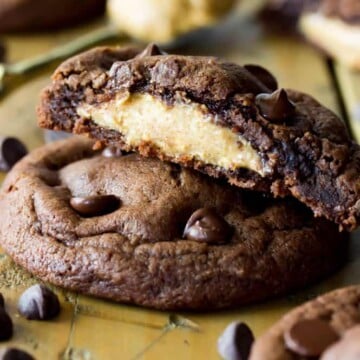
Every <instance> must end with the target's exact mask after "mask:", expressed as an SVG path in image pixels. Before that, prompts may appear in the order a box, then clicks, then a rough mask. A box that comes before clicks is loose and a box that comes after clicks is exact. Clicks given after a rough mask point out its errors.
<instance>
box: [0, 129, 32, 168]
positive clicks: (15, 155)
mask: <svg viewBox="0 0 360 360" xmlns="http://www.w3.org/2000/svg"><path fill="white" fill-rule="evenodd" d="M27 153H28V151H27V149H26V147H25V145H24V144H23V143H22V142H21V141H20V140H18V139H16V138H13V137H5V136H0V171H9V170H10V169H11V168H12V167H13V166H14V165H15V164H16V163H17V162H18V161H19V160H20V159H21V158H22V157H24V156H25V155H26V154H27Z"/></svg>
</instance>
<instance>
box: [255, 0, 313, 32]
mask: <svg viewBox="0 0 360 360" xmlns="http://www.w3.org/2000/svg"><path fill="white" fill-rule="evenodd" d="M313 1H314V0H313ZM305 5H306V0H267V1H266V2H265V5H264V7H263V8H262V9H261V11H260V12H259V18H260V20H261V21H262V23H263V24H265V25H266V27H267V28H270V30H275V31H277V32H281V33H283V34H284V35H289V30H290V31H292V32H295V31H296V29H297V22H298V19H299V17H300V15H301V13H302V11H303V10H304V8H305Z"/></svg>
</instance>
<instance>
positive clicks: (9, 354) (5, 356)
mask: <svg viewBox="0 0 360 360" xmlns="http://www.w3.org/2000/svg"><path fill="white" fill-rule="evenodd" d="M0 360H34V357H32V356H31V355H30V354H29V353H27V352H25V351H23V350H20V349H16V348H11V347H6V348H2V349H0Z"/></svg>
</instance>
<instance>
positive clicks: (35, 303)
mask: <svg viewBox="0 0 360 360" xmlns="http://www.w3.org/2000/svg"><path fill="white" fill-rule="evenodd" d="M18 311H19V313H20V315H22V316H23V317H25V318H26V319H28V320H49V319H52V318H54V317H56V316H57V315H58V314H59V312H60V303H59V299H58V297H57V295H56V294H55V293H53V292H52V291H51V290H50V289H49V288H47V287H45V286H44V285H39V284H36V285H33V286H31V287H30V288H28V289H27V290H26V291H25V292H23V294H22V295H21V296H20V299H19V302H18Z"/></svg>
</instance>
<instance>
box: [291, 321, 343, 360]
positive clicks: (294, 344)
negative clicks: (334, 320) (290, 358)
mask: <svg viewBox="0 0 360 360" xmlns="http://www.w3.org/2000/svg"><path fill="white" fill-rule="evenodd" d="M338 339H339V336H338V334H337V333H336V332H335V330H334V329H333V328H332V327H331V326H330V325H329V324H328V323H327V322H326V321H323V320H320V319H313V320H302V321H299V322H297V323H295V324H294V325H293V326H292V327H291V328H290V329H288V331H286V332H285V334H284V340H285V346H286V347H287V348H288V349H289V350H291V351H293V352H294V353H296V354H298V355H301V356H320V355H321V354H322V352H323V351H324V350H325V349H326V348H327V347H329V346H330V345H331V344H333V343H335V342H336V341H337V340H338Z"/></svg>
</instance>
